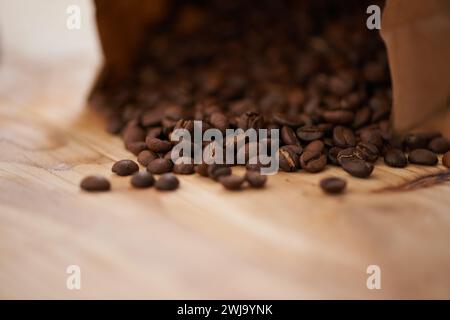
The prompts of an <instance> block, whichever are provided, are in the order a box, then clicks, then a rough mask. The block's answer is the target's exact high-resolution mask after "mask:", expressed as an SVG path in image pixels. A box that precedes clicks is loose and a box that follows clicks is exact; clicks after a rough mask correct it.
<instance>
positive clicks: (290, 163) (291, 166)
mask: <svg viewBox="0 0 450 320" xmlns="http://www.w3.org/2000/svg"><path fill="white" fill-rule="evenodd" d="M278 152H279V155H278V159H279V166H280V169H281V170H283V171H285V172H294V171H296V170H297V169H298V168H299V167H300V163H299V157H298V155H297V154H296V153H295V152H294V151H293V150H292V149H291V148H289V147H286V146H284V147H281V148H280V149H278Z"/></svg>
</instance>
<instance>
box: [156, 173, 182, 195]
mask: <svg viewBox="0 0 450 320" xmlns="http://www.w3.org/2000/svg"><path fill="white" fill-rule="evenodd" d="M179 186H180V181H179V180H178V178H177V177H175V176H174V175H173V174H171V173H165V174H163V175H161V177H159V179H158V180H157V181H156V183H155V188H156V190H159V191H172V190H175V189H178V187H179Z"/></svg>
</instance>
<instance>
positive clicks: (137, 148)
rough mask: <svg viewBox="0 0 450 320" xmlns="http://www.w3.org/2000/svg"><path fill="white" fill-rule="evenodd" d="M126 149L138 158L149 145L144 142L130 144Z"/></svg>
mask: <svg viewBox="0 0 450 320" xmlns="http://www.w3.org/2000/svg"><path fill="white" fill-rule="evenodd" d="M125 148H126V149H127V150H128V151H130V152H131V153H132V154H134V155H135V156H137V155H138V154H139V153H140V152H141V151H143V150H145V149H147V145H146V144H145V142H144V141H137V142H129V143H127V144H126V145H125Z"/></svg>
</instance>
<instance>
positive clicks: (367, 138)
mask: <svg viewBox="0 0 450 320" xmlns="http://www.w3.org/2000/svg"><path fill="white" fill-rule="evenodd" d="M360 139H361V141H362V142H366V143H370V144H373V145H375V146H376V147H377V148H378V150H381V149H382V148H383V145H384V143H383V137H382V136H381V133H380V131H379V130H374V129H367V130H362V131H361V132H360Z"/></svg>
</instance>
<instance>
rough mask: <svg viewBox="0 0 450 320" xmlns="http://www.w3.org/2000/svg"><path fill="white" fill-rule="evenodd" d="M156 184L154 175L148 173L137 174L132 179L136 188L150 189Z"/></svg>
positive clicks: (132, 183)
mask: <svg viewBox="0 0 450 320" xmlns="http://www.w3.org/2000/svg"><path fill="white" fill-rule="evenodd" d="M154 183H155V178H154V177H153V174H151V173H150V172H147V171H141V172H136V173H135V174H133V176H132V177H131V185H132V186H133V187H135V188H141V189H143V188H149V187H151V186H153V184H154Z"/></svg>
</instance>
